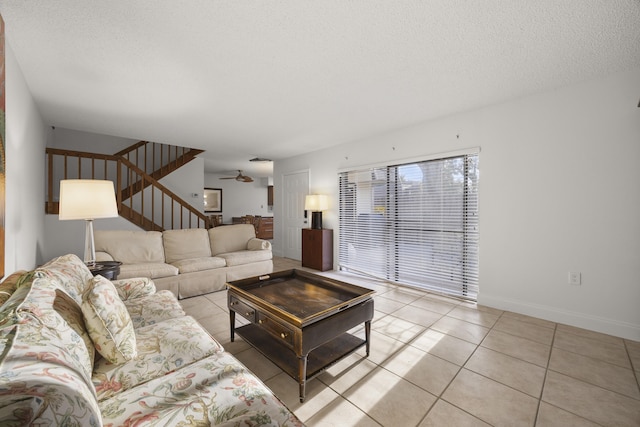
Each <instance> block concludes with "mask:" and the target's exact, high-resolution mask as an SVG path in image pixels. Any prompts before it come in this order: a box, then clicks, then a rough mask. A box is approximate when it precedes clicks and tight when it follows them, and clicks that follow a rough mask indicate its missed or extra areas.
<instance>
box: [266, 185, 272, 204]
mask: <svg viewBox="0 0 640 427" xmlns="http://www.w3.org/2000/svg"><path fill="white" fill-rule="evenodd" d="M267 206H273V185H270V186H268V187H267Z"/></svg>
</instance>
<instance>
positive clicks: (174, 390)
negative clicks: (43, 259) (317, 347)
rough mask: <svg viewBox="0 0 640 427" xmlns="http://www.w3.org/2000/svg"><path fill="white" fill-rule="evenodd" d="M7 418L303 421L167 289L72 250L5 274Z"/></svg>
mask: <svg viewBox="0 0 640 427" xmlns="http://www.w3.org/2000/svg"><path fill="white" fill-rule="evenodd" d="M0 425H2V426H94V427H101V426H105V427H115V426H123V425H124V426H209V425H215V426H225V427H231V426H258V425H259V426H273V427H284V426H289V427H296V426H302V423H301V422H300V420H299V419H298V418H296V416H295V415H294V414H293V413H291V412H290V411H289V410H288V409H287V408H286V407H285V406H284V405H283V404H282V402H281V401H280V400H279V399H278V398H277V397H276V396H275V395H274V394H273V393H272V392H271V391H270V390H269V389H268V388H267V387H266V386H265V385H264V383H263V382H262V381H261V380H260V379H259V378H258V377H256V376H255V375H254V374H253V373H252V372H251V371H249V370H248V369H247V368H246V367H245V366H244V365H243V364H242V363H240V362H239V361H238V360H237V359H236V358H235V357H234V356H233V355H231V354H230V353H228V352H226V351H225V349H224V348H223V347H222V345H220V343H218V342H217V341H216V340H215V339H214V338H213V337H211V335H209V333H208V332H207V331H206V330H205V329H203V328H202V326H201V325H200V324H199V323H198V322H197V321H196V320H195V319H193V318H192V317H190V316H187V315H185V312H184V311H183V310H182V307H181V306H180V303H179V302H178V300H177V299H176V297H175V295H173V294H172V293H171V292H169V291H166V290H164V291H158V292H156V289H155V286H154V284H153V281H151V280H150V279H147V278H138V279H124V280H114V281H109V280H107V279H105V278H103V277H101V276H97V277H93V276H92V275H91V273H90V271H89V269H88V268H87V267H86V266H85V265H84V263H83V262H82V261H81V260H80V259H79V258H78V257H77V256H76V255H65V256H61V257H59V258H56V259H54V260H51V261H49V262H48V263H46V264H45V265H43V266H42V267H39V268H37V269H36V270H34V271H30V272H16V273H14V274H12V275H11V276H10V277H8V278H7V279H6V280H5V281H3V282H2V283H1V284H0Z"/></svg>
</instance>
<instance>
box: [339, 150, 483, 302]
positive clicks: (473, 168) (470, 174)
mask: <svg viewBox="0 0 640 427" xmlns="http://www.w3.org/2000/svg"><path fill="white" fill-rule="evenodd" d="M478 178H479V169H478V154H477V152H475V153H472V154H464V155H459V156H455V157H447V158H442V159H437V160H429V161H420V162H415V163H407V164H402V165H394V166H384V167H375V168H368V169H362V170H355V171H348V172H342V173H340V176H339V179H340V214H339V215H340V248H339V263H340V268H341V269H345V270H350V271H354V272H360V273H364V274H368V275H372V276H376V277H379V278H383V279H385V280H390V281H393V282H398V283H404V284H407V285H412V286H417V287H421V288H424V289H427V290H432V291H439V292H444V293H446V294H449V295H455V296H458V297H463V298H468V299H471V300H475V299H476V298H477V294H478Z"/></svg>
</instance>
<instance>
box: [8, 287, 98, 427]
mask: <svg viewBox="0 0 640 427" xmlns="http://www.w3.org/2000/svg"><path fill="white" fill-rule="evenodd" d="M14 295H15V294H14ZM69 332H70V329H64V328H58V329H55V328H54V329H52V328H50V327H48V326H46V325H44V324H43V323H42V322H41V321H40V319H39V318H38V317H36V316H34V315H33V314H31V313H22V314H20V315H19V321H18V322H16V323H14V324H13V325H10V326H9V325H6V324H5V325H4V326H3V327H2V328H0V378H1V382H0V384H1V385H0V420H2V421H1V422H0V424H2V425H3V426H4V425H7V426H50V425H62V424H64V425H69V426H101V425H102V417H101V414H100V410H99V408H98V402H97V399H96V395H95V390H94V388H93V385H92V384H91V379H90V376H89V378H87V377H86V375H85V374H84V371H83V370H82V369H78V367H77V360H76V357H77V353H76V352H75V351H69V345H70V344H71V341H72V340H73V339H74V338H73V337H72V336H70V335H68V333H69ZM77 341H79V340H76V342H77Z"/></svg>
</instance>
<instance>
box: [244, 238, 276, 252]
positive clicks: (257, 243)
mask: <svg viewBox="0 0 640 427" xmlns="http://www.w3.org/2000/svg"><path fill="white" fill-rule="evenodd" d="M247 249H248V250H250V251H260V250H264V249H269V250H271V242H270V241H268V240H263V239H258V238H255V237H254V238H252V239H249V241H248V242H247Z"/></svg>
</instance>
